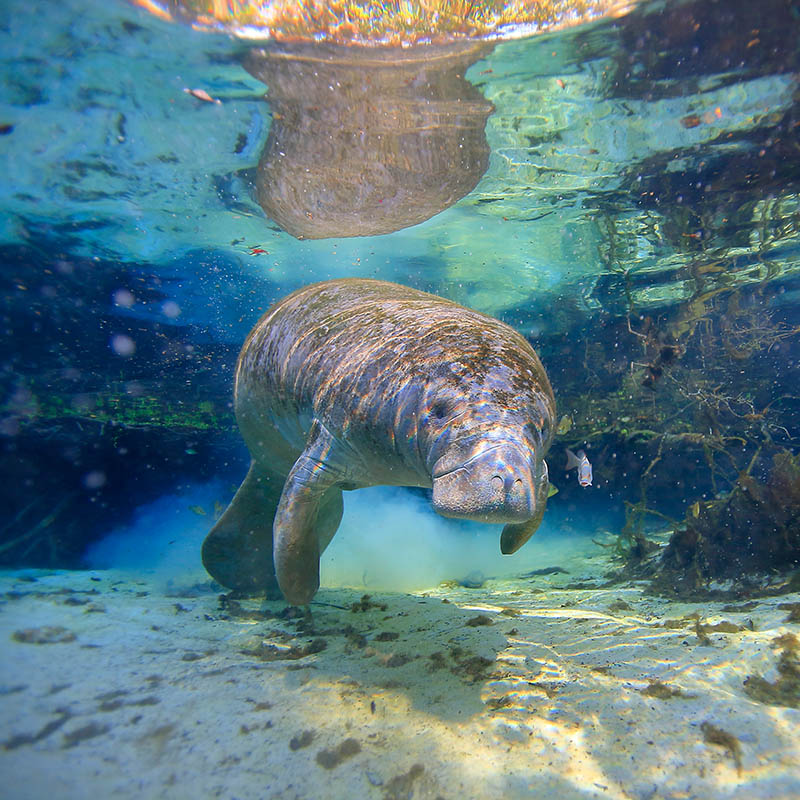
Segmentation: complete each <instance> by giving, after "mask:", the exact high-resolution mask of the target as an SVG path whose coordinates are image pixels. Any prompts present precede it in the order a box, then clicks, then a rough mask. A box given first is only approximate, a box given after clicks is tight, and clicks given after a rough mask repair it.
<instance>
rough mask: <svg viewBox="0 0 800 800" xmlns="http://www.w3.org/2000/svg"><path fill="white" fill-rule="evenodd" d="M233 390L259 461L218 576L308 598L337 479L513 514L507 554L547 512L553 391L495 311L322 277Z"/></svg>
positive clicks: (269, 316) (449, 512)
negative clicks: (414, 489) (408, 489)
mask: <svg viewBox="0 0 800 800" xmlns="http://www.w3.org/2000/svg"><path fill="white" fill-rule="evenodd" d="M234 397H235V402H234V407H235V412H236V420H237V423H238V425H239V430H240V431H241V434H242V437H243V438H244V441H245V443H246V444H247V447H248V449H249V451H250V455H251V457H252V461H251V464H250V469H249V471H248V473H247V475H246V477H245V479H244V482H243V483H242V485H241V487H240V488H239V490H238V491H237V493H236V495H235V496H234V498H233V500H232V501H231V503H230V505H229V506H228V508H227V509H226V510H225V512H224V513H223V515H222V516H221V517H220V519H219V521H218V522H217V524H216V525H215V526H214V527H213V528H212V530H211V531H210V532H209V534H208V536H207V537H206V539H205V542H204V543H203V553H202V555H203V564H204V565H205V567H206V569H207V570H208V572H209V573H210V574H211V576H212V577H213V578H214V579H215V580H217V581H218V582H219V583H221V584H222V585H223V586H226V587H228V588H231V589H234V590H237V591H240V592H242V593H248V594H255V593H263V592H266V593H267V596H268V597H278V596H279V594H278V589H279V590H280V592H282V593H283V596H284V597H285V598H286V600H287V601H288V602H289V603H291V604H293V605H304V604H307V603H309V602H310V601H311V598H312V597H313V596H314V594H315V593H316V591H317V589H318V588H319V559H320V554H321V553H322V552H323V551H324V550H325V548H326V547H327V545H328V543H329V542H330V541H331V539H332V537H333V535H334V534H335V533H336V529H337V528H338V527H339V523H340V521H341V518H342V491H343V490H352V489H359V488H363V487H365V486H376V485H392V486H419V487H426V488H429V489H432V504H433V508H434V510H435V511H437V512H438V513H439V514H442V515H443V516H446V517H456V518H460V519H471V520H481V521H484V522H492V523H501V524H503V525H504V528H503V531H502V534H501V537H500V550H501V552H503V553H513V552H515V551H516V550H517V549H519V548H520V547H521V546H522V545H523V544H524V543H525V542H526V541H527V540H528V539H529V538H530V537H531V535H532V534H533V532H534V531H535V530H536V528H537V527H538V526H539V523H540V522H541V519H542V514H543V513H544V508H545V503H546V501H547V496H548V486H549V484H548V474H547V464H546V463H545V461H544V456H545V454H546V452H547V449H548V448H549V446H550V442H551V440H552V438H553V432H554V428H555V419H556V416H555V413H556V412H555V399H554V397H553V390H552V388H551V386H550V382H549V381H548V379H547V375H546V373H545V371H544V368H543V366H542V364H541V362H540V361H539V358H538V356H537V355H536V353H535V352H534V350H533V348H532V347H531V346H530V344H528V342H527V341H526V340H525V338H524V337H523V336H521V335H520V334H519V333H517V332H516V331H515V330H514V329H513V328H510V327H509V326H508V325H505V324H504V323H502V322H499V321H498V320H496V319H493V318H492V317H489V316H486V315H485V314H481V313H479V312H477V311H473V310H471V309H468V308H465V307H463V306H460V305H458V304H457V303H454V302H452V301H450V300H446V299H444V298H442V297H437V296H436V295H432V294H427V293H426V292H421V291H417V290H415V289H410V288H408V287H405V286H400V285H398V284H394V283H387V282H384V281H377V280H368V279H360V278H345V279H341V280H331V281H324V282H322V283H316V284H312V285H309V286H306V287H304V288H302V289H299V290H298V291H296V292H294V293H293V294H290V295H289V296H288V297H286V298H284V299H283V300H281V301H279V302H278V303H277V304H276V305H274V306H273V307H272V308H271V309H270V310H269V311H267V313H266V314H265V315H264V316H263V317H262V318H261V319H260V320H259V321H258V323H257V324H256V326H255V327H254V328H253V330H252V331H251V332H250V334H249V335H248V337H247V339H246V341H245V343H244V346H243V347H242V351H241V353H240V354H239V359H238V362H237V366H236V379H235V394H234ZM387 557H389V558H390V557H391V554H390V553H387Z"/></svg>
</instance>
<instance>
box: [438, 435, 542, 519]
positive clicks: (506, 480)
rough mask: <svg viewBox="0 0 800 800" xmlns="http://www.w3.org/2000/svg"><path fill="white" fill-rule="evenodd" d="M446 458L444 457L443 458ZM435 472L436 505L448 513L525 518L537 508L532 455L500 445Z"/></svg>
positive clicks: (466, 517) (444, 512)
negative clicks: (456, 464)
mask: <svg viewBox="0 0 800 800" xmlns="http://www.w3.org/2000/svg"><path fill="white" fill-rule="evenodd" d="M443 461H444V459H443ZM448 466H450V465H448V464H447V463H444V464H443V465H442V467H441V468H440V469H438V470H437V469H434V472H433V508H434V510H435V511H436V512H438V513H439V514H441V515H442V516H445V517H457V518H460V519H473V520H480V521H482V522H498V523H509V522H524V521H526V520H529V519H530V518H531V517H532V516H534V514H535V511H536V492H535V491H534V470H533V465H532V459H531V455H530V454H529V453H524V452H522V451H521V450H520V449H518V448H516V447H502V446H497V447H493V448H491V449H489V450H485V451H483V452H481V453H478V454H477V455H473V456H471V457H470V458H469V459H468V460H467V461H466V462H465V463H463V464H461V465H460V466H455V467H451V468H449V469H448Z"/></svg>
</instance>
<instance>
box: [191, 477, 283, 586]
mask: <svg viewBox="0 0 800 800" xmlns="http://www.w3.org/2000/svg"><path fill="white" fill-rule="evenodd" d="M282 490H283V484H282V482H281V480H280V479H279V478H278V477H277V476H275V475H271V474H270V473H268V472H264V471H263V470H261V469H260V468H259V467H258V466H257V465H256V463H255V462H253V463H252V464H251V465H250V470H249V471H248V473H247V476H246V477H245V479H244V481H243V483H242V485H241V486H240V487H239V491H238V492H236V494H235V495H234V498H233V500H231V504H230V505H229V506H228V507H227V508H226V509H225V513H224V514H223V515H222V516H221V517H220V518H219V521H218V522H217V524H216V525H215V526H214V527H213V528H212V529H211V531H210V532H209V534H208V536H206V539H205V541H204V542H203V566H205V568H206V570H208V572H209V574H210V575H211V577H212V578H214V580H215V581H218V582H219V583H221V584H222V585H223V586H227V587H228V588H229V589H236V590H237V591H239V592H243V593H245V594H262V593H263V592H265V591H266V593H267V597H268V598H276V597H280V592H279V590H278V582H277V580H276V579H275V566H274V564H273V561H272V522H273V519H274V518H275V510H276V509H277V507H278V501H279V500H280V496H281V491H282Z"/></svg>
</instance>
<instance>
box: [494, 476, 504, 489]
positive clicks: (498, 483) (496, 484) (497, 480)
mask: <svg viewBox="0 0 800 800" xmlns="http://www.w3.org/2000/svg"><path fill="white" fill-rule="evenodd" d="M492 488H493V489H494V490H495V491H496V492H499V491H500V490H501V489H502V488H503V479H502V478H501V477H500V476H499V475H494V476H492Z"/></svg>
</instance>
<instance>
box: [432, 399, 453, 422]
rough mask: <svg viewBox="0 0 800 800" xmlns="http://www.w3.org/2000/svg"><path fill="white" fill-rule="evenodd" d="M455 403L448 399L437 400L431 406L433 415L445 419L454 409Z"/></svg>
mask: <svg viewBox="0 0 800 800" xmlns="http://www.w3.org/2000/svg"><path fill="white" fill-rule="evenodd" d="M452 408H453V404H452V403H450V402H449V401H447V400H437V401H436V402H435V403H434V404H433V405H432V406H431V416H432V417H435V418H436V419H444V418H445V417H446V416H447V415H448V414H449V413H450V411H451V410H452Z"/></svg>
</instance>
